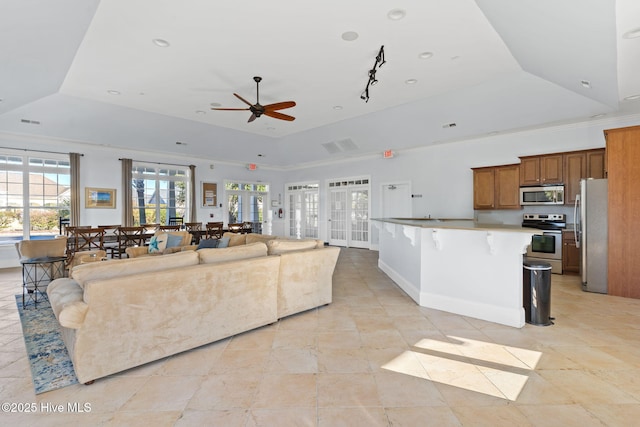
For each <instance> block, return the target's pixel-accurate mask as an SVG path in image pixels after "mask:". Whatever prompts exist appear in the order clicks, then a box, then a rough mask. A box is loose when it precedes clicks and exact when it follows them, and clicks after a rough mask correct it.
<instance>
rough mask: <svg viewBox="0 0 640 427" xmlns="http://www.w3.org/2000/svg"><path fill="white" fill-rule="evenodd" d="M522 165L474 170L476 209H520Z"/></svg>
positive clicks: (474, 204)
mask: <svg viewBox="0 0 640 427" xmlns="http://www.w3.org/2000/svg"><path fill="white" fill-rule="evenodd" d="M519 188H520V165H517V164H514V165H502V166H492V167H486V168H474V169H473V208H474V209H480V210H482V209H485V210H486V209H520V193H519Z"/></svg>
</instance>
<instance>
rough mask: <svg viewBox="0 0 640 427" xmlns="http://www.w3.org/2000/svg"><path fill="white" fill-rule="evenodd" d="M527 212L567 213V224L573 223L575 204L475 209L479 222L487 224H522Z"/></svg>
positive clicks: (476, 218) (475, 215)
mask: <svg viewBox="0 0 640 427" xmlns="http://www.w3.org/2000/svg"><path fill="white" fill-rule="evenodd" d="M525 213H537V214H565V215H566V216H567V224H573V223H574V218H573V206H558V205H549V206H526V207H523V208H522V209H519V210H515V209H514V210H506V209H505V210H495V211H485V210H482V211H478V210H477V211H474V217H475V220H476V221H477V222H480V223H485V224H512V225H520V224H522V215H523V214H525Z"/></svg>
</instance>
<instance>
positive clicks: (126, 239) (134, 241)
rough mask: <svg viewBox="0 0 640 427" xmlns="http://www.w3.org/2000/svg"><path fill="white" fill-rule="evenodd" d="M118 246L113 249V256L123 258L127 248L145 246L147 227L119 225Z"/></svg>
mask: <svg viewBox="0 0 640 427" xmlns="http://www.w3.org/2000/svg"><path fill="white" fill-rule="evenodd" d="M117 233H118V246H117V248H115V249H112V251H111V258H116V257H117V258H122V254H125V253H126V252H127V248H130V247H134V246H144V242H145V228H144V227H142V226H138V227H119V228H118V232H117Z"/></svg>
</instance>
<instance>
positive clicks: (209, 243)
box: [196, 239, 219, 250]
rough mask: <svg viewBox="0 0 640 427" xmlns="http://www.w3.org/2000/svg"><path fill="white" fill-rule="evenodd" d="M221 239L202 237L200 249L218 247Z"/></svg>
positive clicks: (199, 244)
mask: <svg viewBox="0 0 640 427" xmlns="http://www.w3.org/2000/svg"><path fill="white" fill-rule="evenodd" d="M218 243H219V240H218V239H202V240H200V243H198V249H196V250H200V249H211V248H217V247H218Z"/></svg>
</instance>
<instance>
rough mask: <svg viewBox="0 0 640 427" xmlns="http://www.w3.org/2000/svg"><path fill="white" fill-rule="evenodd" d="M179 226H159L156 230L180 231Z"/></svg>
mask: <svg viewBox="0 0 640 427" xmlns="http://www.w3.org/2000/svg"><path fill="white" fill-rule="evenodd" d="M180 228H182V226H181V225H160V226H158V230H160V231H180Z"/></svg>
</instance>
